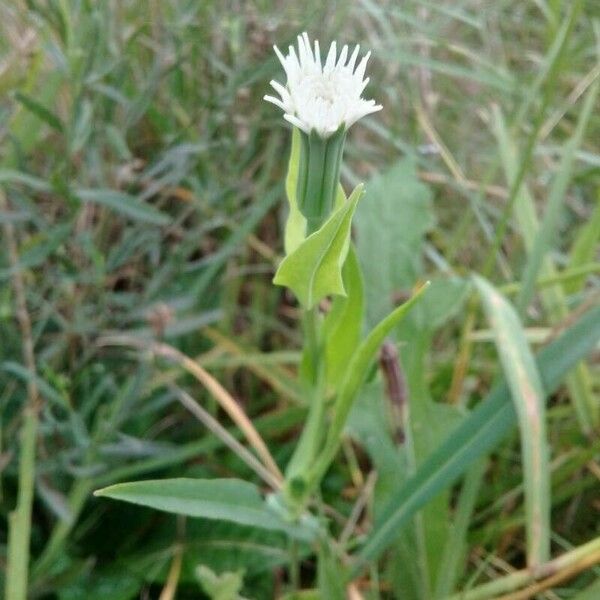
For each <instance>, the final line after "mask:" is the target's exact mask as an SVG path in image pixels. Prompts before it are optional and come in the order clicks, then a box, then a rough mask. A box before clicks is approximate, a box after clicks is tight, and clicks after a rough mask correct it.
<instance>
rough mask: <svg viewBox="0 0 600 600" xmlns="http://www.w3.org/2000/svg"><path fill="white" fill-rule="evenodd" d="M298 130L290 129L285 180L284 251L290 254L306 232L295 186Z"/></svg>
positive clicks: (297, 163)
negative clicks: (287, 209) (289, 148)
mask: <svg viewBox="0 0 600 600" xmlns="http://www.w3.org/2000/svg"><path fill="white" fill-rule="evenodd" d="M300 144H301V141H300V131H299V130H298V129H297V128H296V127H294V129H293V130H292V149H291V152H290V160H289V163H288V173H287V178H286V180H285V192H286V194H287V199H288V205H289V214H288V218H287V221H286V224H285V253H286V254H291V253H292V252H293V251H294V250H295V249H296V248H297V247H298V246H299V245H300V244H301V243H302V242H303V240H304V238H305V233H306V219H305V218H304V215H303V214H302V213H301V212H300V209H299V208H298V202H297V200H296V188H297V185H298V171H299V168H300Z"/></svg>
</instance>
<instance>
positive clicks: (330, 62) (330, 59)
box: [324, 42, 336, 72]
mask: <svg viewBox="0 0 600 600" xmlns="http://www.w3.org/2000/svg"><path fill="white" fill-rule="evenodd" d="M335 55H336V44H335V42H331V46H329V52H328V53H327V60H326V61H325V69H324V70H325V71H326V72H329V71H331V70H332V69H333V67H334V65H335Z"/></svg>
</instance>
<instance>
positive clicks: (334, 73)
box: [265, 33, 382, 138]
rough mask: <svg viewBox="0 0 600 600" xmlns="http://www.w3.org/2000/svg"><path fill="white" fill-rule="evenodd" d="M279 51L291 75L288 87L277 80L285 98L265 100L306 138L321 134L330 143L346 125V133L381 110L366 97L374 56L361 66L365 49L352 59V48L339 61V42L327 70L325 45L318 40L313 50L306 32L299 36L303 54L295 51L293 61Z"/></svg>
mask: <svg viewBox="0 0 600 600" xmlns="http://www.w3.org/2000/svg"><path fill="white" fill-rule="evenodd" d="M274 49H275V53H276V54H277V56H278V58H279V60H280V61H281V64H282V65H283V68H284V70H285V74H286V75H287V84H286V85H285V86H283V85H282V84H281V83H279V82H277V81H271V85H272V86H273V88H274V89H275V91H276V92H277V93H278V94H279V96H280V98H276V97H274V96H265V100H267V101H268V102H272V103H273V104H275V105H276V106H278V107H279V108H281V109H282V110H283V112H284V113H285V114H284V115H283V116H284V119H286V120H287V121H289V122H290V123H291V124H292V125H295V126H296V127H298V128H299V129H301V130H302V131H304V132H305V133H306V134H310V132H311V131H315V132H317V133H318V134H319V135H320V136H321V137H322V138H327V137H329V136H331V135H332V134H333V133H335V132H336V131H338V130H339V129H340V128H341V127H342V126H343V127H344V130H346V129H348V128H349V127H351V126H352V125H353V124H354V123H356V121H358V120H359V119H361V118H362V117H364V116H366V115H368V114H370V113H373V112H376V111H378V110H381V108H382V107H381V105H379V104H375V101H374V100H364V99H363V98H362V97H361V94H362V93H363V91H364V89H365V87H366V86H367V84H368V83H369V78H368V77H367V78H366V79H364V76H365V69H366V67H367V61H368V60H369V56H370V52H369V53H367V54H366V55H365V56H364V57H363V58H362V60H361V61H360V63H359V64H358V66H357V67H355V66H356V60H357V58H358V52H359V46H356V47H355V48H354V51H353V52H352V54H351V56H350V58H348V46H344V47H343V48H342V51H341V52H340V54H339V57H338V56H337V51H336V43H335V42H333V43H332V44H331V46H330V48H329V52H328V53H327V58H326V59H325V64H324V65H323V64H322V63H321V51H320V49H319V42H318V41H316V40H315V43H314V48H311V44H310V41H309V39H308V35H307V34H306V33H303V34H302V35H299V36H298V53H296V49H295V48H294V47H293V46H290V47H289V52H288V55H287V56H283V54H282V53H281V52H280V50H279V48H277V46H274Z"/></svg>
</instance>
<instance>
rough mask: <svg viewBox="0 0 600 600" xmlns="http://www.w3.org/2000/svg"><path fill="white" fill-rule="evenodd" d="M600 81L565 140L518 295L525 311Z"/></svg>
mask: <svg viewBox="0 0 600 600" xmlns="http://www.w3.org/2000/svg"><path fill="white" fill-rule="evenodd" d="M599 88H600V84H599V83H598V82H596V84H595V85H593V86H592V88H591V89H590V91H589V92H588V94H587V96H586V99H585V102H584V106H583V109H582V111H581V114H580V117H579V121H578V123H577V128H576V130H575V134H574V135H573V137H572V138H571V139H570V140H569V141H568V142H567V143H566V144H565V148H564V151H563V155H562V159H561V161H560V166H559V168H558V173H557V174H556V177H555V179H554V183H553V185H552V189H551V190H550V193H549V195H548V208H547V209H546V213H545V215H544V219H543V220H542V223H541V226H540V229H539V231H538V234H537V236H536V238H535V242H534V244H533V248H532V249H531V252H530V253H529V256H528V258H527V264H526V265H525V270H524V272H523V277H522V282H521V290H520V292H519V297H518V299H517V308H518V310H519V312H520V313H521V314H522V313H523V311H524V310H525V308H526V307H527V305H528V304H529V302H530V301H531V297H532V296H533V293H534V289H535V282H536V280H537V277H538V274H539V272H540V268H541V266H542V261H543V258H544V256H546V254H547V253H548V251H549V249H550V248H551V246H552V242H553V238H554V236H555V234H556V230H557V226H558V221H559V218H560V213H561V209H562V207H563V200H564V198H565V194H566V191H567V187H568V185H569V182H570V181H571V177H572V174H573V164H574V162H575V153H576V152H577V149H578V148H579V146H580V145H581V142H582V139H583V135H584V133H585V130H586V128H587V125H588V122H589V119H590V116H591V114H592V108H593V107H594V106H595V102H596V98H597V96H598V89H599Z"/></svg>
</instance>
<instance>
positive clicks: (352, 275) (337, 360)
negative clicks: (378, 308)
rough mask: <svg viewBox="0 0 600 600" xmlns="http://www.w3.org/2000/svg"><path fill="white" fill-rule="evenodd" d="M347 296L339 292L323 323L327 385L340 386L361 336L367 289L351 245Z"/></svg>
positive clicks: (346, 273)
mask: <svg viewBox="0 0 600 600" xmlns="http://www.w3.org/2000/svg"><path fill="white" fill-rule="evenodd" d="M342 276H343V279H344V287H345V288H346V292H347V294H348V295H347V296H346V297H344V296H336V297H335V298H334V300H333V302H332V305H331V310H330V311H329V313H328V314H327V317H326V319H325V322H324V323H323V338H324V340H325V358H326V363H327V369H326V374H327V385H328V386H329V388H331V389H337V386H338V384H339V382H340V381H341V379H342V377H343V375H344V373H345V372H346V368H347V365H348V362H349V360H350V358H351V357H352V354H353V353H354V351H355V350H356V348H357V346H358V344H359V342H360V337H361V330H362V323H363V311H364V292H363V280H362V273H361V271H360V265H359V264H358V259H357V258H356V252H355V250H354V247H353V246H352V245H350V250H349V252H348V258H347V259H346V262H345V263H344V268H343V270H342Z"/></svg>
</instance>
